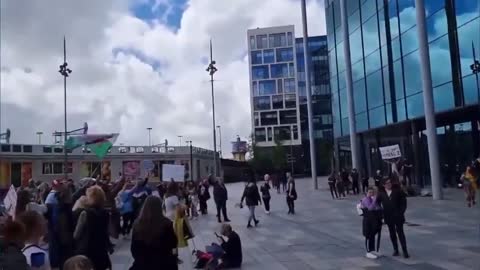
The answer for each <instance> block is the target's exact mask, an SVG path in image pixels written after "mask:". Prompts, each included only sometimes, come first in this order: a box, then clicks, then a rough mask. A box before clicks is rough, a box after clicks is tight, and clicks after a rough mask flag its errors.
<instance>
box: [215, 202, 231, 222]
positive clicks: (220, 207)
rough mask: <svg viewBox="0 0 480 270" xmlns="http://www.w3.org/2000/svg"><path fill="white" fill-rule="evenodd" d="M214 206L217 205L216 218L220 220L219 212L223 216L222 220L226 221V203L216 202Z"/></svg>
mask: <svg viewBox="0 0 480 270" xmlns="http://www.w3.org/2000/svg"><path fill="white" fill-rule="evenodd" d="M215 204H216V205H217V218H218V220H221V217H220V214H221V213H220V212H222V214H223V219H225V220H227V219H228V217H227V201H217V202H215Z"/></svg>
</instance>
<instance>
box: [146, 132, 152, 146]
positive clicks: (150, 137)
mask: <svg viewBox="0 0 480 270" xmlns="http://www.w3.org/2000/svg"><path fill="white" fill-rule="evenodd" d="M147 130H148V146H152V134H151V132H152V128H147Z"/></svg>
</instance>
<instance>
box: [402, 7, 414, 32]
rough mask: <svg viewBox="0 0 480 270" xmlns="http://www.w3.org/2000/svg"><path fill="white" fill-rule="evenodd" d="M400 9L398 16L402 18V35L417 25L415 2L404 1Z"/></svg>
mask: <svg viewBox="0 0 480 270" xmlns="http://www.w3.org/2000/svg"><path fill="white" fill-rule="evenodd" d="M399 4H400V3H399ZM399 7H400V10H399V11H398V14H399V16H400V33H403V32H405V31H407V30H408V29H410V28H411V27H412V26H414V25H415V24H416V20H415V0H402V1H401V5H399Z"/></svg>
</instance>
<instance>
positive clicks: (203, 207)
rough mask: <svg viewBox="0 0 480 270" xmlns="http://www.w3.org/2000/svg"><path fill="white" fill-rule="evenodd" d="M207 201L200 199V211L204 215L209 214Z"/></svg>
mask: <svg viewBox="0 0 480 270" xmlns="http://www.w3.org/2000/svg"><path fill="white" fill-rule="evenodd" d="M207 208H208V206H207V201H206V200H200V212H201V213H202V215H206V214H207Z"/></svg>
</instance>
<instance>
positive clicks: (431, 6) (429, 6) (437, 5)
mask: <svg viewBox="0 0 480 270" xmlns="http://www.w3.org/2000/svg"><path fill="white" fill-rule="evenodd" d="M444 6H445V1H438V0H425V8H426V10H427V16H429V15H430V14H433V13H435V12H436V11H438V10H439V9H441V8H443V7H444ZM433 16H435V15H433Z"/></svg>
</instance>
